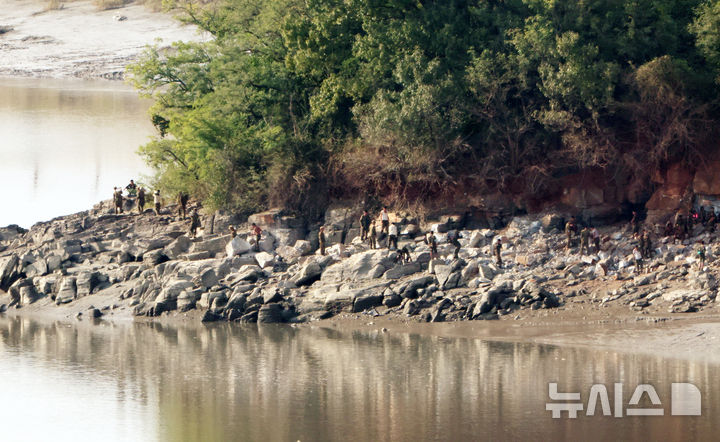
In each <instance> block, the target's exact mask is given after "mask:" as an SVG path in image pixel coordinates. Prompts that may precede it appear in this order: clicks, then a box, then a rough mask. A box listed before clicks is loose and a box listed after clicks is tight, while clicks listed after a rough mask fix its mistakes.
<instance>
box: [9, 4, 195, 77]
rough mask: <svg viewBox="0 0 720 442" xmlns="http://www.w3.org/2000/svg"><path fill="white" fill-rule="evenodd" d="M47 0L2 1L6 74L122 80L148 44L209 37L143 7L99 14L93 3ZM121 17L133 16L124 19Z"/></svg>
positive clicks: (130, 7)
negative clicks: (50, 2)
mask: <svg viewBox="0 0 720 442" xmlns="http://www.w3.org/2000/svg"><path fill="white" fill-rule="evenodd" d="M46 4H47V2H46V1H44V0H0V28H12V30H11V31H9V32H5V33H3V34H0V75H1V76H32V77H56V78H67V77H81V78H97V77H103V78H110V79H120V78H122V72H123V71H124V67H125V65H126V64H127V63H128V62H130V61H133V60H135V59H137V57H138V55H139V54H141V53H142V51H143V50H144V49H145V48H146V46H147V45H152V44H156V43H159V44H160V45H161V46H169V45H170V43H172V42H174V41H197V40H203V39H207V38H208V36H207V35H201V34H200V33H199V32H198V31H197V29H196V28H195V27H193V26H186V25H183V24H182V23H180V22H179V21H177V20H175V19H174V18H172V17H171V16H170V15H167V14H162V13H156V12H151V11H149V10H148V9H146V8H145V7H144V6H142V5H134V4H130V5H128V6H125V7H123V8H120V9H113V10H107V11H99V10H98V8H97V7H96V6H95V5H94V4H92V2H91V1H89V0H81V1H72V2H68V3H64V5H63V8H62V9H59V10H48V11H45V10H44V8H45V5H46ZM116 16H124V17H127V19H126V20H122V21H118V20H116V19H115V17H116Z"/></svg>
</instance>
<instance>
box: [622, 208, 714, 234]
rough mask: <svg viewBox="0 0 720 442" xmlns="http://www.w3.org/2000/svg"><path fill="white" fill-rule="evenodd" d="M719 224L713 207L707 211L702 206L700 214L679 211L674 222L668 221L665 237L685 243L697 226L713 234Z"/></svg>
mask: <svg viewBox="0 0 720 442" xmlns="http://www.w3.org/2000/svg"><path fill="white" fill-rule="evenodd" d="M633 213H634V212H633ZM717 223H718V216H717V214H716V213H715V209H714V208H712V207H710V208H709V209H708V210H706V209H705V207H703V206H700V211H699V212H698V211H696V210H695V209H691V210H690V211H689V213H687V214H685V213H684V211H681V210H679V211H678V212H677V213H676V214H675V219H674V222H673V221H668V222H667V223H665V228H664V230H663V236H669V237H673V238H674V240H675V241H683V240H684V239H686V238H687V237H688V235H690V233H691V232H692V231H693V229H694V228H695V226H696V225H701V226H703V230H704V231H706V232H710V233H713V232H715V226H716V225H717Z"/></svg>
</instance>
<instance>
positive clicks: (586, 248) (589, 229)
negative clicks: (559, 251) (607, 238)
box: [565, 216, 600, 255]
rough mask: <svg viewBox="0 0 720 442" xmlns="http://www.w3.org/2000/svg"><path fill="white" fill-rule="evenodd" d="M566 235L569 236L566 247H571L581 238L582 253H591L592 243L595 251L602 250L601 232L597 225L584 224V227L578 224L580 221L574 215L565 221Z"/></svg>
mask: <svg viewBox="0 0 720 442" xmlns="http://www.w3.org/2000/svg"><path fill="white" fill-rule="evenodd" d="M565 236H566V237H567V243H566V246H565V248H566V249H568V250H569V249H570V248H572V247H574V246H575V245H576V243H577V240H578V239H579V240H580V251H579V252H580V254H581V255H584V254H586V253H587V254H590V245H591V244H592V246H593V248H594V252H595V253H598V252H599V251H600V232H598V230H597V228H595V226H583V228H582V229H580V227H579V226H578V222H577V220H576V219H575V217H574V216H571V217H570V220H569V221H568V222H567V223H565Z"/></svg>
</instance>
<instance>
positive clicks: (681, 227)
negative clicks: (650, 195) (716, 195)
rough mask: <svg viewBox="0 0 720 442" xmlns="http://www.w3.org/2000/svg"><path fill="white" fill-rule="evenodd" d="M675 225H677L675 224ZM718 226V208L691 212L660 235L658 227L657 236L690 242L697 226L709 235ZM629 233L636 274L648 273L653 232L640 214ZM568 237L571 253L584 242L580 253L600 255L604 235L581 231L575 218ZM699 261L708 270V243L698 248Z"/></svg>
mask: <svg viewBox="0 0 720 442" xmlns="http://www.w3.org/2000/svg"><path fill="white" fill-rule="evenodd" d="M673 221H674V222H673ZM717 223H718V216H717V214H716V213H715V210H714V208H712V207H711V208H709V209H707V210H706V209H705V207H702V206H701V207H700V210H699V211H696V210H695V209H691V210H690V211H689V212H688V213H687V214H686V213H685V212H683V211H682V210H680V211H678V212H677V213H676V214H675V218H674V220H669V221H668V222H667V223H666V224H665V228H664V230H663V231H662V233H661V232H660V225H656V235H658V236H659V235H661V234H662V236H664V237H670V238H673V241H674V242H678V241H680V242H682V241H683V240H685V239H687V238H688V236H689V235H690V234H691V232H692V231H693V229H694V228H695V226H697V225H701V226H703V228H704V229H703V230H704V231H705V232H714V231H715V225H716V224H717ZM629 231H630V234H631V235H632V238H633V240H635V241H637V244H636V245H635V246H634V247H633V251H632V257H633V260H634V264H635V271H636V272H637V273H641V272H643V271H644V270H645V261H646V260H648V259H650V258H652V254H653V240H652V234H651V231H650V230H648V229H647V228H643V223H642V220H641V219H640V216H639V214H638V213H637V212H636V211H633V212H632V216H631V218H630V222H629ZM565 235H566V237H567V244H566V248H567V249H570V248H572V247H574V246H575V245H576V243H577V239H578V238H579V240H580V244H579V245H580V248H579V253H580V254H581V255H584V254H585V253H590V245H591V244H592V245H593V246H594V249H595V250H594V253H597V252H599V251H600V234H599V233H598V231H597V229H596V228H595V227H589V226H585V227H583V228H582V229H580V228H579V226H578V223H577V220H576V219H575V217H574V216H573V217H571V218H570V220H569V221H568V222H567V223H566V224H565ZM696 253H697V260H698V266H699V269H700V270H702V268H703V267H704V266H705V254H706V252H705V243H704V242H703V241H699V242H698V244H697V247H696Z"/></svg>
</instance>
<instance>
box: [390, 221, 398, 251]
mask: <svg viewBox="0 0 720 442" xmlns="http://www.w3.org/2000/svg"><path fill="white" fill-rule="evenodd" d="M391 247H392V248H393V249H395V250H397V248H398V228H397V225H396V224H395V223H392V224H390V228H389V229H388V250H389V249H390V248H391Z"/></svg>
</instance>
